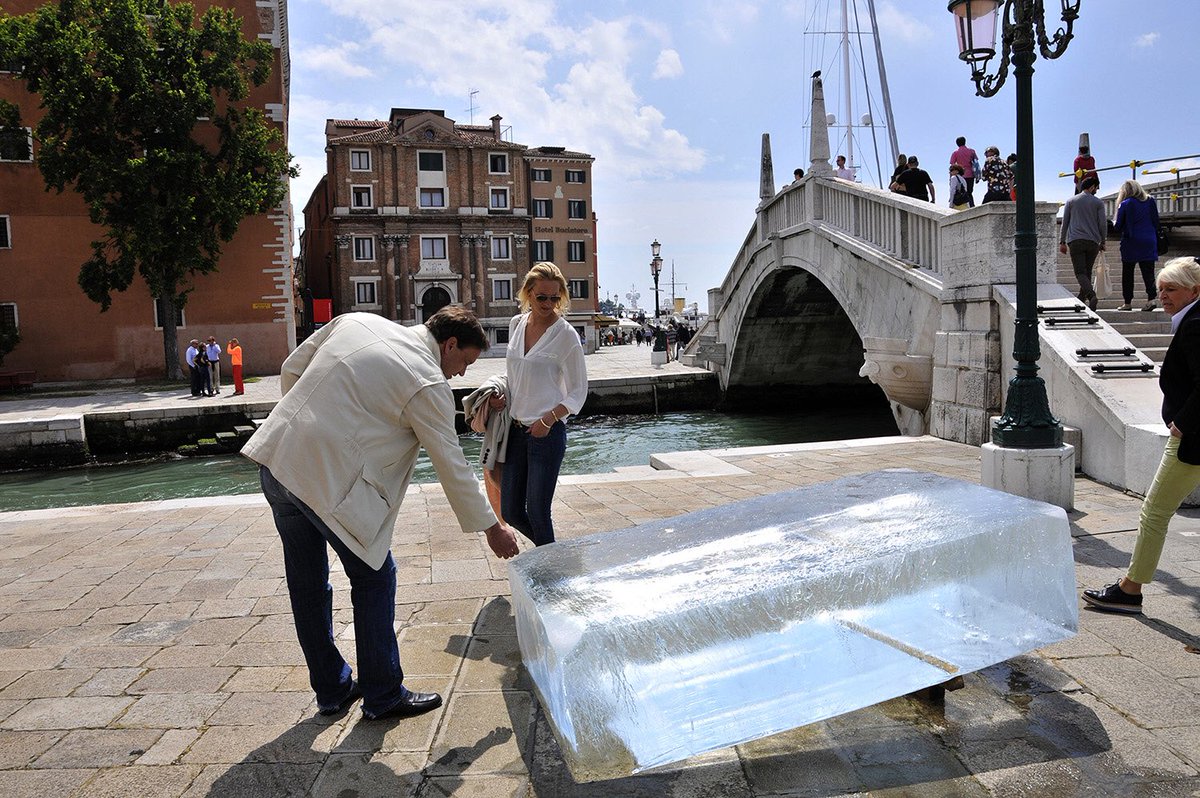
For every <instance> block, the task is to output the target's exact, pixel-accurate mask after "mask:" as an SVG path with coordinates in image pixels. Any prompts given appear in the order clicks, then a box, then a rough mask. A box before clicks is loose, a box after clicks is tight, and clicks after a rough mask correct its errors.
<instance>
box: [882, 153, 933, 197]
mask: <svg viewBox="0 0 1200 798" xmlns="http://www.w3.org/2000/svg"><path fill="white" fill-rule="evenodd" d="M891 188H892V191H898V192H900V193H901V194H903V195H904V196H906V197H912V198H913V199H918V200H921V201H923V202H937V191H936V190H935V189H934V187H933V178H931V177H930V176H929V173H928V172H926V171H925V170H924V169H922V168H921V163H920V161H918V160H917V156H915V155H910V156H908V168H907V169H905V170H904V171H903V172H901V173H900V175H899V176H898V177H897V178H896V180H895V182H894V183H892V186H891Z"/></svg>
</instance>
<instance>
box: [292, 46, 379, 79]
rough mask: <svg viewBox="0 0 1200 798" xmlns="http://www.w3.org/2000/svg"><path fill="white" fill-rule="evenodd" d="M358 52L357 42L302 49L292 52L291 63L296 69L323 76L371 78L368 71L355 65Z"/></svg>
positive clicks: (361, 66)
mask: <svg viewBox="0 0 1200 798" xmlns="http://www.w3.org/2000/svg"><path fill="white" fill-rule="evenodd" d="M360 50H362V46H361V45H359V44H358V43H357V42H344V43H341V44H338V45H336V46H333V47H304V48H300V49H297V50H294V51H293V52H292V63H293V64H296V65H297V67H298V68H303V69H311V70H313V71H314V72H316V73H319V74H323V75H332V76H335V77H347V78H368V77H371V70H370V69H368V68H367V67H365V66H363V65H362V64H360V63H355V54H357V53H358V52H359V51H360ZM364 60H365V59H364Z"/></svg>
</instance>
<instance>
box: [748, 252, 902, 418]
mask: <svg viewBox="0 0 1200 798" xmlns="http://www.w3.org/2000/svg"><path fill="white" fill-rule="evenodd" d="M818 272H819V269H818V268H816V266H815V264H812V263H809V262H807V261H806V260H805V259H802V258H798V257H794V256H791V257H789V256H785V257H784V258H783V262H782V264H780V265H776V264H775V263H774V262H772V263H771V264H769V265H768V267H767V268H766V269H765V270H764V271H763V273H762V274H761V276H760V278H759V280H758V282H757V285H756V286H754V288H753V289H752V290H751V291H750V293H749V297H748V299H747V302H746V308H745V312H744V314H743V315H742V316H741V317H740V319H739V320H738V329H737V331H736V333H735V335H734V337H733V342H734V345H733V347H731V350H732V351H731V352H730V362H729V367H728V370H727V374H726V377H727V382H726V386H725V387H726V392H725V400H726V403H727V404H729V405H730V406H733V407H737V406H740V405H751V404H752V405H756V406H761V405H764V404H766V405H771V406H789V405H792V404H795V403H797V402H800V403H806V402H810V401H813V400H819V401H821V402H822V403H828V402H830V401H837V402H854V403H864V404H872V403H875V404H886V397H885V395H884V393H883V391H882V390H881V389H880V388H879V387H878V386H876V385H875V384H873V383H872V382H871V381H870V380H869V379H867V378H866V377H864V376H860V373H859V372H860V369H861V366H862V363H863V361H862V352H863V342H862V337H861V335H860V333H859V331H858V329H857V327H856V326H855V323H854V320H853V318H852V317H851V314H850V313H849V312H847V310H846V308H845V306H844V303H845V302H846V300H845V298H842V297H838V296H835V295H834V293H833V291H831V290H830V288H829V287H828V286H826V285H825V283H824V282H823V281H822V280H821V278H820V277H819V276H818Z"/></svg>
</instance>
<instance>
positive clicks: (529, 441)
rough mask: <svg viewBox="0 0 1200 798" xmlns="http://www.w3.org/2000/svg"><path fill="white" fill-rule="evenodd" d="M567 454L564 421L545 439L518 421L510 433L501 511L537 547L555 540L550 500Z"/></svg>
mask: <svg viewBox="0 0 1200 798" xmlns="http://www.w3.org/2000/svg"><path fill="white" fill-rule="evenodd" d="M534 423H537V422H534ZM566 453H567V425H566V424H564V423H562V422H561V421H559V422H558V423H556V424H555V425H554V426H552V427H551V428H550V431H549V432H548V433H546V437H544V438H535V437H533V436H532V435H530V434H529V431H528V430H526V429H523V428H521V427H519V426H517V425H516V424H513V426H512V429H511V430H509V432H508V449H506V450H505V454H504V469H503V470H502V471H501V472H500V514H501V515H503V516H504V520H505V521H506V522H507V523H509V524H511V525H513V526H514V527H516V528H517V529H518V530H520V532H521V534H522V535H524V536H525V537H527V538H529V539H530V540H532V541H533V543H534V545H535V546H545V545H546V544H547V543H553V542H554V522H552V521H551V520H550V503H551V502H552V501H553V500H554V486H555V484H556V483H557V482H558V470H559V468H561V467H562V461H563V455H565V454H566Z"/></svg>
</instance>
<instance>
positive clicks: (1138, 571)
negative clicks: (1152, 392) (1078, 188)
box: [1083, 181, 1200, 614]
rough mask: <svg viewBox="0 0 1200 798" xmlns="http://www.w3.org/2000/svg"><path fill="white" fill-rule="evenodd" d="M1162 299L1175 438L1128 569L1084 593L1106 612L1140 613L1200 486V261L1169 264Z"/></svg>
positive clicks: (1165, 374)
mask: <svg viewBox="0 0 1200 798" xmlns="http://www.w3.org/2000/svg"><path fill="white" fill-rule="evenodd" d="M1130 182H1132V181H1130ZM1158 298H1159V300H1161V302H1162V307H1163V310H1165V311H1166V312H1167V313H1168V314H1169V315H1170V316H1171V333H1172V337H1171V345H1170V346H1168V347H1167V354H1166V356H1165V357H1164V358H1163V362H1162V368H1161V369H1160V370H1159V377H1158V385H1159V388H1161V389H1162V392H1163V402H1162V420H1163V423H1165V424H1166V425H1167V429H1168V430H1169V431H1170V433H1171V434H1170V436H1169V437H1168V438H1167V446H1166V449H1165V450H1164V451H1163V457H1162V462H1160V463H1159V465H1158V471H1157V472H1156V473H1155V475H1154V482H1153V484H1151V486H1150V491H1149V493H1147V494H1146V500H1145V501H1144V502H1143V503H1142V515H1141V518H1140V520H1139V521H1138V536H1137V543H1135V544H1134V547H1133V556H1132V557H1131V558H1130V561H1129V569H1128V570H1127V571H1126V573H1125V576H1123V577H1121V578H1120V579H1119V580H1117V581H1116V582H1114V583H1113V584H1111V585H1108V586H1107V587H1104V588H1100V589H1096V590H1085V591H1083V600H1084V601H1086V602H1087V603H1088V604H1090V605H1092V606H1093V607H1095V608H1096V609H1098V610H1105V611H1107V612H1124V613H1131V614H1138V613H1141V611H1142V585H1144V584H1146V583H1147V582H1150V581H1151V580H1153V579H1154V572H1155V571H1156V570H1158V561H1159V558H1160V557H1161V556H1162V549H1163V543H1164V542H1165V541H1166V537H1167V524H1168V523H1170V521H1171V517H1172V516H1173V515H1175V511H1176V510H1178V509H1179V505H1181V504H1182V503H1183V500H1184V499H1185V498H1187V496H1188V494H1189V493H1191V492H1192V491H1193V490H1195V489H1196V488H1197V487H1200V310H1198V308H1200V260H1197V259H1196V258H1174V259H1173V260H1170V261H1168V262H1167V265H1166V266H1164V267H1163V270H1162V273H1161V274H1159V275H1158Z"/></svg>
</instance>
